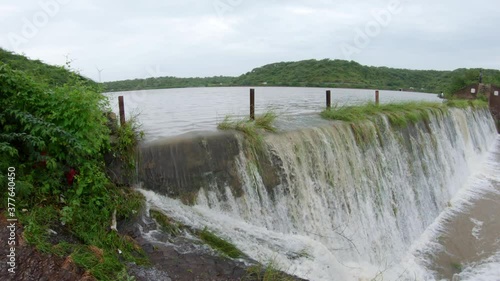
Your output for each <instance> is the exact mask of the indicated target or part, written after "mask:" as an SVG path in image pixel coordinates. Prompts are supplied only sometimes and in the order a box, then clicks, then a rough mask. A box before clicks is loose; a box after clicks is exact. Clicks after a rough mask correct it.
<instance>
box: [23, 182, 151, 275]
mask: <svg viewBox="0 0 500 281" xmlns="http://www.w3.org/2000/svg"><path fill="white" fill-rule="evenodd" d="M109 191H110V194H111V195H112V196H113V198H114V200H117V202H118V207H117V219H128V218H130V217H132V216H133V215H135V214H137V213H138V211H139V210H140V208H142V206H143V205H144V197H143V196H142V195H141V194H139V193H137V192H135V191H132V190H129V189H121V188H117V187H115V186H110V187H109ZM96 207H97V206H96ZM61 211H62V210H60V209H58V206H57V205H54V204H50V205H46V206H36V207H34V208H32V209H31V210H28V211H27V212H26V213H21V214H20V215H19V218H20V221H21V222H22V223H23V224H24V225H25V231H24V237H25V238H26V241H27V242H28V243H29V244H31V245H34V246H36V248H37V249H38V250H40V251H41V252H44V253H50V254H55V255H57V256H60V257H66V256H69V257H70V258H71V259H72V260H73V261H74V262H75V264H76V265H78V266H80V267H81V268H83V269H85V270H87V271H89V272H90V273H91V274H92V276H94V277H95V278H96V279H97V280H128V278H129V276H128V274H127V273H126V268H125V263H124V262H134V263H136V264H139V265H148V264H149V260H148V259H147V257H146V255H145V253H144V252H143V250H142V249H141V248H140V246H138V245H137V244H136V243H135V242H134V241H133V239H132V238H130V237H128V236H122V235H120V234H118V233H116V232H115V231H111V230H109V225H110V224H111V220H109V222H107V221H106V226H105V225H100V224H98V223H96V224H91V223H89V221H92V220H96V218H97V216H98V213H99V212H100V210H99V209H85V210H84V212H85V217H88V220H84V221H81V222H79V223H77V224H74V225H72V226H71V227H69V228H68V227H67V226H60V212H61ZM61 227H62V228H65V229H66V230H68V231H70V233H72V235H73V238H72V239H70V240H71V241H65V240H66V239H67V238H68V237H67V236H62V237H61V236H59V239H63V241H59V242H51V236H52V234H49V229H56V230H57V231H59V229H60V228H61ZM58 235H60V234H58ZM66 235H70V234H69V233H67V234H66ZM55 237H57V236H55ZM53 243H56V244H53ZM119 252H121V253H119Z"/></svg>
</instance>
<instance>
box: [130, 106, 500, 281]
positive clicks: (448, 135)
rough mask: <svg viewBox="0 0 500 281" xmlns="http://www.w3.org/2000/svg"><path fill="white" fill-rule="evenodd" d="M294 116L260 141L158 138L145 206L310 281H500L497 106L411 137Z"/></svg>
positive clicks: (378, 123)
mask: <svg viewBox="0 0 500 281" xmlns="http://www.w3.org/2000/svg"><path fill="white" fill-rule="evenodd" d="M292 115H293V116H288V117H286V118H282V119H281V120H278V121H277V123H278V127H279V131H278V132H277V133H269V134H265V135H264V136H263V138H262V140H261V141H259V142H251V141H249V140H248V138H246V137H245V136H244V135H243V134H241V133H239V132H236V131H214V130H209V131H194V132H189V133H185V134H181V135H177V136H164V135H162V134H164V132H163V133H162V132H159V131H158V130H155V131H154V133H153V137H152V138H150V139H149V141H147V142H146V143H144V144H143V145H142V146H141V148H140V157H139V161H138V169H137V172H138V179H137V181H138V182H139V183H140V187H139V188H138V189H139V191H140V192H142V193H143V194H144V195H145V197H146V199H147V208H148V209H154V210H157V211H160V212H162V213H164V214H165V215H167V216H168V217H169V218H172V219H173V220H175V221H177V222H180V223H182V224H184V225H188V226H189V227H192V228H195V229H205V228H206V229H209V230H210V231H211V232H213V233H215V234H216V235H217V236H219V237H221V238H223V239H225V240H227V241H229V242H231V243H233V244H234V245H236V247H237V248H238V249H239V250H241V251H242V252H243V253H244V254H245V255H246V256H247V257H248V258H249V259H251V260H254V261H258V262H260V263H262V264H273V265H274V266H275V267H277V268H278V269H280V270H282V271H285V272H287V273H289V274H291V275H295V276H298V277H300V278H303V279H305V280H318V281H321V280H325V281H326V280H453V281H457V280H498V276H500V273H499V272H498V268H499V267H498V265H499V264H500V254H499V253H500V239H499V237H498V233H500V222H499V220H498V219H497V218H496V217H497V216H496V214H498V213H499V212H500V179H499V176H498V175H499V173H498V172H499V169H500V168H499V167H500V165H499V162H500V156H499V153H500V138H499V137H498V134H497V132H496V128H495V124H494V121H493V119H492V117H491V114H490V112H489V111H488V110H487V109H479V108H475V109H474V108H467V109H459V108H450V109H448V110H438V111H432V112H429V118H428V119H426V120H422V121H420V122H417V123H414V124H409V125H407V126H403V127H401V126H394V125H393V124H391V123H390V122H389V119H388V118H387V117H386V116H380V118H377V119H376V120H372V121H365V122H362V123H359V124H356V125H353V124H349V123H346V122H341V121H327V120H322V119H321V118H319V117H318V116H317V114H311V113H310V112H309V113H308V112H307V110H306V112H298V113H297V114H292ZM186 131H189V130H186ZM176 133H179V131H176ZM146 236H147V237H149V238H150V239H151V240H155V238H154V235H151V233H147V235H146ZM155 242H157V243H168V242H164V241H155ZM495 278H496V279H495Z"/></svg>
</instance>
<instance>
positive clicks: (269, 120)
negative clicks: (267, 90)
mask: <svg viewBox="0 0 500 281" xmlns="http://www.w3.org/2000/svg"><path fill="white" fill-rule="evenodd" d="M277 117H278V115H277V114H276V113H274V112H272V111H268V112H266V113H264V114H262V115H260V116H256V117H255V120H250V119H241V120H231V117H230V116H226V117H225V118H224V120H223V121H222V122H221V123H219V124H218V125H217V128H218V129H219V130H236V131H240V132H242V133H243V134H244V135H245V137H247V138H248V139H249V140H250V141H251V142H252V143H254V144H258V143H260V142H261V141H262V136H261V132H276V131H277V129H276V127H275V126H274V121H275V120H276V118H277Z"/></svg>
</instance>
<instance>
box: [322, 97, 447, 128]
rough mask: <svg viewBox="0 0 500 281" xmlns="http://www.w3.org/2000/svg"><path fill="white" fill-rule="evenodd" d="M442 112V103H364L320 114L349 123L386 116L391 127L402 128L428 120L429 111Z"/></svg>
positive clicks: (328, 110) (326, 117)
mask: <svg viewBox="0 0 500 281" xmlns="http://www.w3.org/2000/svg"><path fill="white" fill-rule="evenodd" d="M436 110H440V111H444V110H446V106H445V105H444V104H442V103H432V102H404V103H389V104H381V105H376V104H375V103H372V102H370V103H366V104H363V105H359V106H343V107H338V108H332V109H327V110H324V111H323V112H321V117H323V118H325V119H330V120H341V121H346V122H350V123H359V122H361V121H367V120H374V119H375V118H377V117H380V116H381V115H385V116H387V118H388V119H389V122H390V123H391V125H393V126H397V127H404V126H407V125H408V124H410V123H411V124H415V123H417V122H419V121H422V120H428V119H429V113H430V112H431V111H436Z"/></svg>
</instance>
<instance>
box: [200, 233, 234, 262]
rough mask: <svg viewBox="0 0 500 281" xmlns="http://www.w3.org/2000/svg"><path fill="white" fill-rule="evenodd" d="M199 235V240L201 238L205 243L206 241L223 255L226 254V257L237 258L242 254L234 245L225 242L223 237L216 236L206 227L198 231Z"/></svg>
mask: <svg viewBox="0 0 500 281" xmlns="http://www.w3.org/2000/svg"><path fill="white" fill-rule="evenodd" d="M199 237H200V239H201V240H203V241H204V242H205V243H207V244H208V245H209V246H210V247H212V248H213V249H216V250H218V251H220V252H221V253H223V254H224V255H227V256H228V257H231V258H238V257H241V256H243V253H242V252H241V251H240V250H239V249H238V248H236V246H235V245H233V244H231V243H229V242H227V241H226V240H224V239H221V238H219V237H217V236H216V235H215V234H213V233H212V232H210V231H208V229H207V228H205V229H203V230H202V231H201V232H200V233H199Z"/></svg>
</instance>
